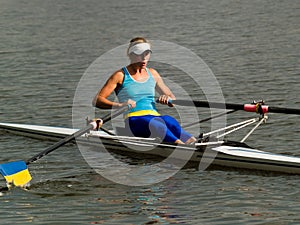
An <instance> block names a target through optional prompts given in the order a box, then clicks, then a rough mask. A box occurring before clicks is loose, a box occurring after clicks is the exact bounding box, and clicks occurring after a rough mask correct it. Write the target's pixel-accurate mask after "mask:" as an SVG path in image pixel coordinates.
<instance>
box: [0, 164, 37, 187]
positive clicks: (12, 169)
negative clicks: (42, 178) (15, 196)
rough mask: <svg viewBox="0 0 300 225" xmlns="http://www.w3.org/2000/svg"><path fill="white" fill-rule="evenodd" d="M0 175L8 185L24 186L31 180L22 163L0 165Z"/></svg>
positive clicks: (25, 166)
mask: <svg viewBox="0 0 300 225" xmlns="http://www.w3.org/2000/svg"><path fill="white" fill-rule="evenodd" d="M0 173H1V174H2V175H3V176H4V178H5V180H6V182H7V183H9V184H14V185H15V186H25V185H26V184H27V183H28V182H29V181H30V180H31V179H32V178H31V175H30V173H29V171H28V168H27V165H26V163H25V162H24V161H15V162H9V163H5V164H0Z"/></svg>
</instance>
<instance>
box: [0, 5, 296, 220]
mask: <svg viewBox="0 0 300 225" xmlns="http://www.w3.org/2000/svg"><path fill="white" fill-rule="evenodd" d="M0 12H1V14H0V16H1V19H0V24H1V29H0V34H1V35H0V37H1V41H0V57H1V61H0V76H1V89H0V105H1V110H0V121H1V122H15V123H28V124H42V125H54V126H68V127H71V126H72V104H73V98H74V94H75V90H76V87H77V84H78V82H79V80H80V79H81V77H82V76H83V74H84V72H85V71H86V69H87V68H88V67H89V65H90V64H91V63H92V62H93V61H94V60H95V59H96V58H98V57H99V56H100V55H102V54H104V53H105V52H107V51H109V50H111V49H113V48H115V47H117V46H119V45H123V44H126V43H127V42H128V40H130V39H131V38H132V37H134V36H138V35H142V36H146V37H148V38H149V39H153V40H163V41H168V42H172V43H176V44H177V45H180V46H184V47H185V48H188V49H190V50H191V51H193V52H194V53H195V54H197V55H198V56H199V57H201V58H202V59H203V60H204V61H205V62H206V63H207V65H208V66H209V68H210V69H211V70H212V72H213V74H214V75H215V77H216V78H217V80H218V82H219V84H220V86H221V88H222V91H223V94H224V98H225V100H226V102H234V103H247V102H251V101H252V100H259V99H264V100H266V101H267V102H268V103H269V104H270V105H273V106H286V107H294V108H300V100H299V96H298V95H299V94H300V92H299V90H300V83H299V75H300V74H299V65H300V64H299V59H300V56H299V52H300V47H299V43H300V5H299V1H297V0H284V1H279V0H275V1H274V0H273V1H269V0H266V1H259V0H255V1H230V0H226V1H217V0H212V1H196V0H193V1H177V0H176V1H156V0H155V1H144V2H142V1H135V0H129V1H115V0H111V1H96V0H94V1H88V0H82V1H78V0H77V1H76V0H71V1H67V0H60V1H56V0H53V1H50V0H47V1H38V0H32V1H22V0H0ZM191 65H192V64H191ZM160 72H161V74H162V76H165V77H168V78H170V79H171V77H172V79H173V80H174V81H175V82H182V83H181V84H182V85H183V86H189V83H190V81H189V80H186V79H185V80H183V79H180V78H179V76H180V74H179V73H173V71H172V70H171V69H168V68H166V70H161V71H160ZM101 76H103V75H101V73H99V79H101ZM190 92H193V93H190V94H191V95H192V96H193V97H194V98H198V99H203V96H202V95H201V93H200V92H197V91H196V92H195V91H194V90H193V88H191V89H190ZM177 98H180V96H177ZM166 112H167V111H166ZM201 112H203V115H205V110H202V111H201ZM248 116H251V115H250V114H247V113H237V114H236V115H233V116H231V117H230V118H229V119H228V122H229V123H232V122H235V121H236V120H240V119H242V118H246V117H248ZM299 123H300V119H299V117H298V116H293V115H275V114H272V115H271V114H270V115H269V121H268V123H267V124H266V125H264V126H263V127H262V128H261V129H260V130H258V131H256V132H255V134H254V135H253V136H251V137H250V138H249V140H248V142H247V143H249V144H251V145H252V146H254V147H257V148H260V149H263V150H268V151H272V152H279V153H289V154H293V155H298V156H299V155H300V150H299V143H300V142H299V131H300V127H299ZM239 135H241V134H240V133H239V134H237V135H236V136H235V135H233V137H232V138H233V139H234V138H236V139H239V138H240V137H239ZM0 140H1V145H0V148H1V150H0V151H1V162H7V161H10V160H16V159H27V158H28V157H30V156H32V155H33V154H35V153H38V152H40V151H41V150H43V149H44V148H46V147H48V146H49V145H51V144H52V142H48V141H40V140H34V139H29V138H25V137H14V136H12V135H7V134H3V133H1V136H0ZM128 160H130V159H128ZM30 171H31V173H32V175H33V177H34V179H33V182H32V184H31V187H30V189H29V190H27V191H24V190H21V189H13V190H12V191H10V192H8V193H4V194H3V196H1V198H0V201H1V208H0V220H1V222H0V223H1V224H228V225H229V224H230V225H231V224H278V225H282V224H284V225H285V224H300V216H299V212H300V198H299V196H300V195H299V190H300V185H299V176H289V175H272V174H256V173H249V172H245V171H221V170H208V171H201V172H200V171H197V170H196V169H184V170H181V171H180V172H178V173H177V174H176V175H175V176H173V177H171V178H169V179H168V180H165V181H163V182H161V183H158V184H153V185H150V186H145V187H134V186H124V185H120V184H116V183H113V182H110V181H108V180H106V179H104V178H103V177H101V176H100V175H98V174H97V173H95V172H94V171H93V170H92V169H91V168H90V167H89V166H88V164H87V163H86V162H85V161H84V159H83V158H82V156H81V154H80V152H79V150H78V148H77V147H76V146H75V145H67V146H65V147H62V148H61V149H60V150H57V151H56V152H53V153H52V154H51V155H49V156H47V157H45V158H43V159H41V160H39V161H38V162H36V163H34V164H32V165H30ZM1 183H3V185H4V180H2V182H1Z"/></svg>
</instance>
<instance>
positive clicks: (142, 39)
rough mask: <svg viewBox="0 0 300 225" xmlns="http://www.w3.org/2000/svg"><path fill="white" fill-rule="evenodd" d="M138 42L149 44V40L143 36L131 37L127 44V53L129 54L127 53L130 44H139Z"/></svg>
mask: <svg viewBox="0 0 300 225" xmlns="http://www.w3.org/2000/svg"><path fill="white" fill-rule="evenodd" d="M139 43H148V44H150V42H149V41H148V40H147V39H146V38H144V37H135V38H132V39H131V40H130V42H129V46H128V48H127V55H129V54H128V51H129V49H130V48H131V47H132V46H135V45H137V44H139Z"/></svg>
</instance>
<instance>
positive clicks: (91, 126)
mask: <svg viewBox="0 0 300 225" xmlns="http://www.w3.org/2000/svg"><path fill="white" fill-rule="evenodd" d="M127 110H128V106H124V107H122V108H120V109H118V110H116V111H115V112H113V113H111V114H109V115H107V116H105V117H104V118H103V119H102V121H103V124H104V123H106V122H108V121H109V120H112V119H113V118H115V117H117V116H119V115H121V114H122V113H124V112H126V111H127ZM96 127H97V122H96V121H94V122H91V123H90V124H89V125H88V126H87V127H85V128H83V129H80V130H78V131H76V132H75V133H74V134H72V135H70V136H67V137H65V138H64V139H62V140H60V141H59V142H57V143H55V144H54V145H52V146H50V147H48V148H46V149H45V150H44V151H42V152H40V153H39V154H36V155H35V156H33V157H32V158H30V159H28V160H27V161H26V164H27V165H28V164H30V163H32V162H34V161H36V160H38V159H40V158H42V157H44V156H45V155H48V154H49V153H50V152H53V151H54V150H56V149H58V148H59V147H61V146H63V145H65V144H67V143H69V142H71V141H73V140H74V139H75V138H77V137H80V136H81V135H83V134H85V133H87V132H88V131H90V130H93V129H96Z"/></svg>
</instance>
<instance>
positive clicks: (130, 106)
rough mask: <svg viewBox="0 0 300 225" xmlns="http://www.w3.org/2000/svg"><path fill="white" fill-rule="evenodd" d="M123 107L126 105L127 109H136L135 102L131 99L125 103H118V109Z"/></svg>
mask: <svg viewBox="0 0 300 225" xmlns="http://www.w3.org/2000/svg"><path fill="white" fill-rule="evenodd" d="M125 105H127V106H128V108H135V107H136V102H135V101H133V100H132V99H128V101H127V102H122V103H119V107H123V106H125Z"/></svg>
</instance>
